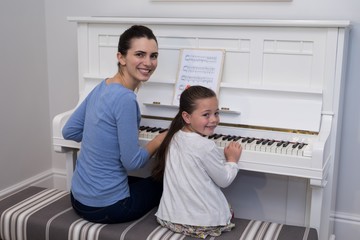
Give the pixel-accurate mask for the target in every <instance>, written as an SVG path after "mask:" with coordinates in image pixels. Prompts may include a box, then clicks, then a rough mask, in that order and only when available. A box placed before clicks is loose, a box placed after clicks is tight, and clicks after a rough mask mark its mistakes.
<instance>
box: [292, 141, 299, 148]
mask: <svg viewBox="0 0 360 240" xmlns="http://www.w3.org/2000/svg"><path fill="white" fill-rule="evenodd" d="M299 145H300V143H299V142H296V143H294V145H293V146H292V148H296V147H297V146H299Z"/></svg>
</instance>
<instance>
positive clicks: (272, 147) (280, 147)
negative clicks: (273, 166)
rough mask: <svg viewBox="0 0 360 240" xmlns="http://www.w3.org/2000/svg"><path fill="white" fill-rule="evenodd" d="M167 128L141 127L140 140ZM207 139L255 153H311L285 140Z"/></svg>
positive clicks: (300, 144)
mask: <svg viewBox="0 0 360 240" xmlns="http://www.w3.org/2000/svg"><path fill="white" fill-rule="evenodd" d="M166 130H167V129H166V128H160V127H149V126H141V127H140V129H139V138H142V139H148V140H150V139H153V138H154V137H155V136H156V135H157V134H159V133H161V132H164V131H166ZM207 138H209V139H211V140H213V141H215V143H216V145H217V146H219V147H221V148H223V147H226V146H227V145H228V144H229V143H230V142H231V141H236V142H238V143H240V144H241V146H242V148H243V150H245V151H255V152H263V153H272V154H283V155H292V156H301V157H310V156H311V151H310V149H309V145H308V144H307V143H303V142H291V141H284V140H275V139H266V138H255V137H245V136H235V135H227V134H220V133H215V134H213V135H211V136H208V137H207Z"/></svg>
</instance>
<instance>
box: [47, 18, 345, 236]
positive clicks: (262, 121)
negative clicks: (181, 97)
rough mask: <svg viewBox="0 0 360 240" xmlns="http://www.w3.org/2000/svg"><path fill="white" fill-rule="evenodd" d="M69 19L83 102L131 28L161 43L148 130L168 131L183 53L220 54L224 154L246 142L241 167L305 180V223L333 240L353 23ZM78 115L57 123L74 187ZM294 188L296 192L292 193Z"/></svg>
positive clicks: (147, 103) (149, 90)
mask: <svg viewBox="0 0 360 240" xmlns="http://www.w3.org/2000/svg"><path fill="white" fill-rule="evenodd" d="M68 20H69V21H71V22H76V23H77V26H78V67H79V75H78V79H74V85H76V84H78V86H79V103H80V102H81V101H82V100H83V99H84V98H85V97H86V96H87V94H88V93H89V92H90V91H91V90H92V89H93V87H94V86H95V85H97V84H98V83H99V82H100V81H102V80H103V79H104V78H106V77H110V76H112V75H114V73H116V71H117V65H116V63H117V62H116V52H117V44H118V39H119V35H120V34H121V33H122V32H123V31H124V30H125V29H127V28H128V27H130V26H131V25H133V24H144V25H147V26H148V27H150V28H151V29H152V30H153V31H154V33H155V35H156V36H157V39H158V43H159V62H158V68H157V70H156V72H155V73H154V75H153V76H152V77H151V79H150V80H149V81H148V82H147V83H145V84H143V85H142V86H141V88H140V89H139V91H138V93H137V95H138V101H139V105H140V108H141V112H142V115H143V118H142V122H141V125H142V126H151V127H160V128H167V127H168V125H169V123H170V121H171V118H172V117H174V116H175V114H176V112H177V107H176V106H174V105H172V100H173V94H174V87H175V84H176V79H177V73H178V65H179V55H180V52H181V49H193V48H200V49H223V50H224V51H225V57H224V65H223V71H222V78H221V82H220V89H219V95H218V97H219V104H220V109H221V111H220V117H221V125H220V126H219V127H218V128H217V130H216V133H217V134H218V135H216V136H213V139H214V141H217V144H218V146H219V147H220V148H221V147H223V146H225V145H226V144H227V142H228V141H230V140H232V141H233V140H236V141H239V142H241V144H242V145H243V147H244V151H243V155H242V157H241V161H240V162H239V168H240V169H241V170H247V171H250V172H260V173H264V174H271V175H274V176H287V177H289V178H298V179H305V182H306V185H307V187H306V189H305V192H304V193H303V194H304V195H305V197H304V198H305V199H306V202H305V210H304V212H305V213H304V216H305V218H304V221H303V225H306V226H311V227H315V228H316V229H317V230H318V233H319V239H321V240H325V239H331V238H333V237H334V236H333V235H332V233H333V230H332V224H331V221H330V214H331V211H332V210H334V203H335V193H336V179H337V169H338V165H339V141H340V135H341V134H340V133H341V109H342V108H341V105H342V90H343V85H344V76H345V64H346V47H347V36H348V32H349V28H350V23H349V21H339V20H337V21H318V20H316V21H310V20H245V19H202V18H196V19H190V18H120V17H119V18H118V17H70V18H69V19H68ZM75 107H76V106H74V108H75ZM72 111H73V110H69V111H67V112H65V113H61V114H59V115H57V116H56V117H55V118H54V120H53V145H54V148H55V151H57V152H61V153H65V154H66V156H67V164H66V167H67V184H68V185H67V186H68V188H70V181H71V177H72V172H73V169H74V163H75V161H76V156H77V151H78V150H79V149H80V144H78V143H75V142H72V141H67V140H64V139H63V137H62V134H61V129H62V127H63V126H64V124H65V122H66V121H67V119H68V118H69V116H70V115H71V113H72ZM229 136H230V140H229V139H226V138H229ZM224 137H225V139H223V138H224ZM149 138H151V134H147V133H146V132H140V134H139V139H140V142H141V143H144V142H146V141H148V140H149ZM241 170H240V174H241ZM285 179H287V178H285ZM234 184H236V183H234ZM232 191H236V186H232ZM292 191H293V192H297V190H296V188H295V190H294V189H292ZM290 198H291V197H290ZM290 201H291V199H290V200H289V203H287V204H289V206H291V203H290ZM286 221H287V219H284V222H285V223H286Z"/></svg>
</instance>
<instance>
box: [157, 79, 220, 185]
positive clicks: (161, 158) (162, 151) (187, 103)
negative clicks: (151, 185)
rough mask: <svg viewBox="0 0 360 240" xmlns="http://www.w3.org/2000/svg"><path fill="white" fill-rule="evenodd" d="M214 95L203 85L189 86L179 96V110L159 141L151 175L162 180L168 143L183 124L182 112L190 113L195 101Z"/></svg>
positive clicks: (194, 106)
mask: <svg viewBox="0 0 360 240" xmlns="http://www.w3.org/2000/svg"><path fill="white" fill-rule="evenodd" d="M212 97H216V94H215V92H214V91H213V90H211V89H210V88H206V87H203V86H198V85H196V86H191V87H189V88H187V89H185V90H184V91H183V92H182V93H181V96H180V105H179V111H178V113H177V114H176V116H175V118H174V119H173V120H172V122H171V124H170V127H169V130H168V133H167V135H166V136H165V138H164V141H163V142H162V143H161V145H160V147H159V149H158V150H157V152H156V155H155V158H156V160H155V165H154V167H153V169H152V176H153V178H154V179H156V180H162V178H163V175H164V170H165V160H166V154H167V151H168V147H169V144H170V142H171V139H172V138H173V136H174V134H175V133H176V132H177V131H179V130H180V129H182V128H183V127H184V126H185V124H186V123H185V121H184V119H183V118H182V112H184V111H185V112H187V113H188V114H192V113H193V112H194V110H195V109H196V101H197V100H199V99H204V98H212Z"/></svg>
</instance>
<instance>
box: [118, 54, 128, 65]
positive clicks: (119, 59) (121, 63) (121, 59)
mask: <svg viewBox="0 0 360 240" xmlns="http://www.w3.org/2000/svg"><path fill="white" fill-rule="evenodd" d="M116 57H117V59H118V62H119V63H120V66H125V65H126V61H125V57H124V55H122V54H121V53H119V52H118V53H117V54H116Z"/></svg>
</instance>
